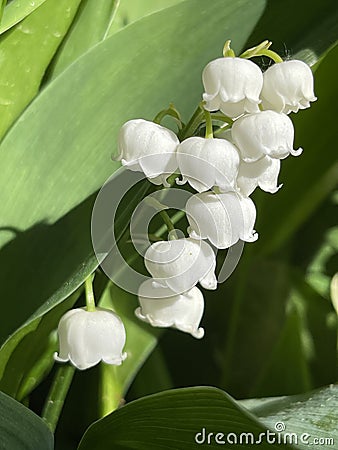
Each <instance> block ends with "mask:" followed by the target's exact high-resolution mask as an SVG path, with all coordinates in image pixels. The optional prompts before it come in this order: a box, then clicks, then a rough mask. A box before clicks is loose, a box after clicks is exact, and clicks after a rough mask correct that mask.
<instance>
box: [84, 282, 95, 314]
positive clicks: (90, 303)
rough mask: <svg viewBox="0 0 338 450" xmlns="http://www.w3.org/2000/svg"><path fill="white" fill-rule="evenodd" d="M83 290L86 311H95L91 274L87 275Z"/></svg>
mask: <svg viewBox="0 0 338 450" xmlns="http://www.w3.org/2000/svg"><path fill="white" fill-rule="evenodd" d="M85 291H86V305H87V311H90V312H93V311H95V309H96V306H95V298H94V292H93V283H92V276H91V275H89V277H88V278H87V279H86V281H85Z"/></svg>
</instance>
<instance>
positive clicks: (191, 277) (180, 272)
mask: <svg viewBox="0 0 338 450" xmlns="http://www.w3.org/2000/svg"><path fill="white" fill-rule="evenodd" d="M144 263H145V266H146V268H147V270H148V271H149V272H150V274H151V275H152V277H153V278H154V279H155V281H156V282H158V283H159V284H161V285H163V286H167V287H169V288H170V289H171V290H173V291H174V292H176V293H182V292H185V291H188V290H189V289H191V288H192V287H193V286H195V285H196V284H197V283H198V282H199V283H200V284H201V285H202V286H203V287H204V288H205V289H216V287H217V280H216V277H215V273H214V270H215V267H216V258H215V253H214V251H213V250H212V248H211V247H210V245H208V244H207V243H206V242H203V241H199V240H195V239H190V238H183V239H175V240H172V241H160V242H155V243H154V244H152V245H151V246H150V247H149V248H148V250H147V251H146V253H145V255H144Z"/></svg>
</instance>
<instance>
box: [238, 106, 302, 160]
mask: <svg viewBox="0 0 338 450" xmlns="http://www.w3.org/2000/svg"><path fill="white" fill-rule="evenodd" d="M231 134H232V139H233V141H234V143H235V145H236V146H237V147H238V148H239V150H240V153H241V157H242V159H243V160H244V161H245V162H253V161H257V160H258V159H260V158H262V157H263V156H264V155H267V156H270V157H271V158H277V159H284V158H286V157H287V156H289V155H290V154H291V155H293V156H298V155H300V154H301V153H302V149H301V148H299V149H298V150H294V149H293V140H294V128H293V123H292V121H291V119H290V117H288V116H287V115H286V114H280V113H277V112H276V111H262V112H259V113H255V114H248V115H246V116H243V117H240V118H239V119H238V120H236V121H235V122H234V124H233V126H232V129H231Z"/></svg>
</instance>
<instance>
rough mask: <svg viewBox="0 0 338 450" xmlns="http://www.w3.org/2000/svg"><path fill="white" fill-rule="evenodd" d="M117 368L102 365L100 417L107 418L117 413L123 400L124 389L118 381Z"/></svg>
mask: <svg viewBox="0 0 338 450" xmlns="http://www.w3.org/2000/svg"><path fill="white" fill-rule="evenodd" d="M115 370H116V366H112V365H109V364H104V363H102V364H100V372H101V373H100V375H101V377H100V378H101V380H100V415H101V417H105V416H107V415H108V414H110V413H112V412H113V411H115V410H116V409H117V408H118V407H119V404H120V403H121V399H122V389H121V386H120V384H119V383H118V381H117V377H116V371H115Z"/></svg>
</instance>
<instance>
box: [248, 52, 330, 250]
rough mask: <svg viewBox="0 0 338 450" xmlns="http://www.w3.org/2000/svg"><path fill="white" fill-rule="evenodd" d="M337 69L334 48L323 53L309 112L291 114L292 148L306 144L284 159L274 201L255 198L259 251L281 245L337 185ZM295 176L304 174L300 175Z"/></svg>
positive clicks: (260, 196)
mask: <svg viewBox="0 0 338 450" xmlns="http://www.w3.org/2000/svg"><path fill="white" fill-rule="evenodd" d="M337 71H338V46H336V47H335V48H334V49H332V50H331V51H330V52H329V53H328V54H327V56H326V57H325V58H324V60H323V61H322V62H321V64H320V65H319V68H318V70H317V71H316V73H315V86H316V95H317V97H318V100H317V102H315V103H314V104H313V105H312V106H311V108H310V109H309V110H306V111H300V112H299V113H298V114H295V115H293V116H292V120H293V122H294V126H295V134H296V145H295V148H297V147H299V146H301V147H302V148H304V152H303V154H302V155H301V156H300V157H299V158H292V157H291V158H288V159H287V160H286V161H283V163H282V166H283V167H282V172H281V176H280V181H282V182H283V183H284V186H283V188H282V189H281V190H280V191H279V192H278V194H276V196H274V198H273V199H271V197H270V198H269V196H267V195H266V194H265V195H262V194H261V193H259V194H261V195H259V197H258V196H257V197H256V198H258V199H259V200H258V204H259V206H260V210H261V212H260V215H259V221H258V224H257V230H258V231H259V232H260V239H261V242H260V249H259V250H260V252H263V253H265V254H267V253H271V252H273V251H276V250H277V249H280V248H281V247H282V246H283V245H284V244H285V242H286V240H287V239H288V238H290V236H292V235H293V234H294V233H295V232H296V231H297V230H298V229H299V227H300V226H301V225H302V224H303V223H304V222H305V221H306V220H307V219H308V218H309V217H310V216H311V214H312V213H313V212H314V211H315V210H316V208H317V207H318V205H319V204H320V203H321V202H322V201H323V200H324V199H325V197H326V196H327V195H328V194H329V193H330V192H331V191H332V190H333V189H334V188H335V186H336V184H337V180H338V157H337V152H336V150H335V142H336V136H337V130H336V120H335V114H334V108H335V104H336V103H337V102H338V90H337V89H336V88H335V73H337ZM319 130H322V131H321V132H319ZM322 151H324V155H323V154H322V153H321V152H322ZM299 174H304V176H302V178H300V176H299ZM305 174H306V176H305ZM263 198H264V203H263V201H262V199H263ZM271 200H273V201H271ZM272 230H273V232H272Z"/></svg>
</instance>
